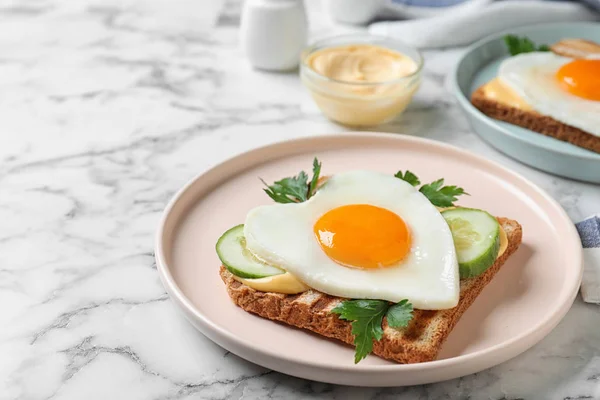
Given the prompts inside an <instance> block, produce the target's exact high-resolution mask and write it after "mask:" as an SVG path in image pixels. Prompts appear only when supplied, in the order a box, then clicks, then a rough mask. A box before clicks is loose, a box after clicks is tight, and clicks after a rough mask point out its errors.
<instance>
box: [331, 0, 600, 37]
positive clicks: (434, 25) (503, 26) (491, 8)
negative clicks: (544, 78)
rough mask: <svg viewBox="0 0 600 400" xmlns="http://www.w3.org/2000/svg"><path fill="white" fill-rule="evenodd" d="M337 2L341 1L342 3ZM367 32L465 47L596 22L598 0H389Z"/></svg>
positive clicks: (598, 15) (599, 4) (385, 2)
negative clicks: (547, 25) (519, 31)
mask: <svg viewBox="0 0 600 400" xmlns="http://www.w3.org/2000/svg"><path fill="white" fill-rule="evenodd" d="M338 1H339V0H338ZM383 3H384V4H383V5H382V9H381V10H380V11H379V12H378V15H379V16H380V17H381V18H384V19H398V18H401V19H403V20H401V21H390V20H386V21H379V22H375V23H372V24H371V25H369V32H370V33H372V34H376V35H383V36H388V37H394V38H397V39H399V40H402V41H404V42H406V43H409V44H411V45H413V46H416V47H419V48H439V47H448V46H462V45H467V44H471V43H473V42H475V41H476V40H479V39H481V38H483V37H485V36H488V35H491V34H494V33H498V32H501V31H504V30H507V29H511V28H518V27H522V26H528V25H532V24H538V23H544V22H576V21H597V20H598V19H599V18H600V14H599V11H600V0H582V1H566V0H564V1H557V0H385V1H383Z"/></svg>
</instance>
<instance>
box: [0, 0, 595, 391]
mask: <svg viewBox="0 0 600 400" xmlns="http://www.w3.org/2000/svg"><path fill="white" fill-rule="evenodd" d="M306 4H307V7H308V12H309V18H310V29H311V35H312V37H314V38H316V37H321V36H324V35H327V34H330V33H333V32H347V31H353V30H357V29H358V28H349V27H334V26H332V25H331V24H330V22H329V21H328V20H327V17H326V16H325V14H324V13H323V12H322V11H321V9H320V7H321V2H319V1H318V0H307V2H306ZM240 8H241V7H240V2H239V1H238V0H226V1H210V2H209V1H198V0H136V1H116V0H103V1H100V0H79V1H71V2H68V1H59V0H24V1H10V0H7V1H4V2H2V3H1V4H0V27H1V34H0V49H1V50H2V51H1V54H0V113H1V114H0V115H1V116H2V118H1V120H2V134H1V135H0V221H1V222H0V327H1V329H0V399H2V400H4V399H6V400H9V399H10V400H12V399H25V400H48V399H53V400H60V399H127V400H136V399H156V400H158V399H164V400H167V399H173V400H175V399H181V400H184V399H186V400H191V399H265V398H268V399H308V398H317V397H318V398H324V399H381V400H383V399H450V398H452V399H455V398H457V399H507V400H508V399H600V329H598V327H599V326H600V308H599V307H598V306H595V305H589V304H584V303H583V302H582V301H581V300H580V299H579V298H578V299H577V300H576V303H575V305H574V306H573V308H572V309H571V311H570V312H569V313H568V314H567V316H566V318H565V320H564V321H563V322H562V323H561V324H560V325H559V326H558V327H557V328H556V329H555V330H554V331H553V332H552V333H551V334H550V335H549V336H548V337H547V338H546V339H545V340H544V341H542V342H541V343H540V344H539V345H537V346H535V347H534V348H532V349H531V350H529V351H527V352H526V353H524V354H523V355H521V356H519V357H517V358H515V359H513V360H511V361H509V362H506V363H504V364H502V365H500V366H497V367H495V368H492V369H489V370H486V371H484V372H481V373H479V374H475V375H472V376H467V377H464V378H461V379H457V380H452V381H448V382H442V383H438V384H432V385H424V386H416V387H409V388H383V389H375V388H352V387H343V386H335V385H328V384H323V383H318V382H310V381H305V380H302V379H297V378H293V377H289V376H285V375H282V374H280V373H277V372H273V371H269V370H266V369H264V368H262V367H259V366H256V365H253V364H251V363H249V362H246V361H244V360H242V359H240V358H238V357H237V356H235V355H233V354H231V353H229V352H227V351H225V350H224V349H222V348H220V347H218V346H217V345H215V344H213V343H212V342H211V341H209V340H208V339H206V338H205V337H203V336H202V335H201V334H199V333H197V332H196V331H195V330H194V329H193V328H192V327H191V326H190V325H189V324H188V323H187V322H186V321H185V320H184V319H183V318H182V317H181V316H180V315H179V313H178V312H177V311H176V310H175V308H174V306H173V305H172V304H171V302H170V301H169V299H168V297H167V296H166V294H165V291H164V290H163V288H162V286H161V284H160V282H159V279H158V275H157V273H156V266H155V264H154V260H153V253H152V251H153V235H154V232H155V229H156V227H157V223H158V219H159V217H160V213H161V211H162V209H163V207H164V206H165V204H166V202H167V201H168V199H169V198H170V197H171V196H172V195H173V193H174V192H175V191H176V190H177V189H178V188H180V187H181V185H183V184H184V183H185V182H186V181H187V180H189V179H190V178H191V177H193V176H194V175H196V174H198V173H199V172H201V171H203V170H206V169H207V168H209V167H211V166H213V165H215V164H217V163H219V162H220V161H222V160H224V159H225V158H228V157H230V156H232V155H235V154H239V153H241V152H244V151H246V150H248V149H251V148H254V147H258V146H261V145H264V144H267V143H271V142H273V141H277V140H281V139H283V138H288V137H302V136H310V135H317V134H321V133H334V132H341V131H343V130H344V129H343V128H342V127H340V126H337V125H335V124H332V123H331V122H329V121H327V120H326V119H325V118H324V117H323V116H322V115H321V114H320V113H319V111H318V110H317V108H316V106H315V105H314V104H313V103H312V101H311V99H310V98H309V96H308V94H307V93H306V92H305V90H304V89H303V88H302V86H301V84H300V82H299V80H298V78H297V74H295V73H292V74H269V73H264V72H258V71H253V70H252V69H251V68H250V67H249V66H248V65H247V64H246V62H245V61H244V59H243V57H242V54H241V52H240V50H239V49H238V47H237V35H238V25H239V13H240ZM461 51H462V49H448V50H440V51H426V52H425V58H426V68H425V72H424V82H423V85H422V88H421V90H420V92H419V93H418V95H417V97H416V100H415V102H414V104H412V105H411V106H410V108H409V110H408V111H407V112H406V114H405V116H404V117H403V118H402V119H401V120H400V121H398V122H395V123H392V124H390V125H388V126H385V127H384V128H383V130H385V131H389V132H403V133H407V134H411V135H419V136H426V137H429V138H433V139H436V140H441V141H444V142H448V143H451V144H455V145H459V146H461V147H463V148H467V149H470V150H472V151H474V152H477V153H480V154H483V155H485V156H486V157H489V158H490V159H493V160H496V161H499V162H501V163H503V164H504V165H506V166H508V167H509V168H512V169H514V170H516V171H518V172H520V173H521V174H523V175H525V176H526V177H528V178H529V179H531V180H533V181H534V182H536V183H538V184H539V185H540V186H541V187H542V188H544V189H545V190H546V191H548V192H549V193H550V194H551V195H552V196H554V198H556V199H557V200H558V201H559V202H560V203H561V204H562V205H563V207H565V209H566V211H567V212H568V214H569V215H570V216H571V218H573V219H574V220H578V219H581V218H583V217H585V216H587V215H589V214H592V213H594V212H598V211H599V207H600V188H599V187H598V186H594V185H590V184H584V183H579V182H574V181H568V180H564V179H561V178H557V177H552V176H549V175H546V174H544V173H542V172H539V171H536V170H533V169H531V168H528V167H525V166H523V165H520V164H518V163H517V162H515V161H513V160H511V159H509V158H507V157H505V156H503V155H501V154H499V153H497V152H495V151H494V150H492V149H491V148H490V147H489V146H487V145H486V144H485V143H483V142H482V141H481V140H480V139H478V137H477V136H476V135H475V134H474V133H472V132H471V131H470V129H469V126H468V125H467V122H466V120H465V118H464V117H463V116H462V114H461V112H460V110H459V109H458V107H457V106H456V105H455V103H454V101H453V99H452V96H450V95H449V94H448V92H447V88H446V84H445V77H446V73H447V72H448V70H450V67H451V66H452V64H453V62H455V60H456V58H457V56H458V55H459V54H460V53H461ZM265 87H268V88H269V90H264V88H265Z"/></svg>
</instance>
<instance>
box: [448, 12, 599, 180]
mask: <svg viewBox="0 0 600 400" xmlns="http://www.w3.org/2000/svg"><path fill="white" fill-rule="evenodd" d="M507 33H511V34H516V35H520V36H527V37H529V38H530V39H531V40H533V41H534V42H535V43H538V44H544V43H547V44H552V43H554V42H557V41H559V40H561V39H564V38H582V39H590V40H594V41H600V24H596V23H562V24H542V25H534V26H529V27H526V28H520V29H511V30H509V31H506V32H504V33H501V34H497V35H494V36H491V37H488V38H485V39H483V40H480V41H479V42H477V43H475V44H474V45H472V46H471V47H469V48H468V49H467V51H466V53H465V55H464V56H463V57H462V58H461V59H460V60H459V62H458V64H457V65H456V68H455V70H454V72H453V74H452V76H451V80H452V84H453V90H454V92H455V95H456V97H457V99H458V103H459V104H460V106H461V107H462V109H463V110H464V112H465V114H466V116H467V118H468V119H469V122H470V124H471V126H472V127H473V130H475V132H476V133H477V134H478V135H479V136H481V137H482V138H483V139H484V140H485V141H487V142H488V143H490V144H491V145H492V146H494V147H495V148H496V149H498V150H500V151H501V152H503V153H505V154H506V155H508V156H510V157H512V158H515V159H516V160H518V161H520V162H522V163H524V164H527V165H530V166H532V167H534V168H537V169H541V170H543V171H546V172H550V173H552V174H556V175H560V176H564V177H567V178H573V179H578V180H582V181H587V182H594V183H600V154H597V153H594V152H593V151H590V150H585V149H583V148H581V147H577V146H574V145H572V144H569V143H566V142H563V141H560V140H558V139H554V138H551V137H547V136H544V135H542V134H539V133H536V132H533V131H530V130H528V129H523V128H520V127H518V126H516V125H512V124H508V123H505V122H501V121H498V120H495V119H492V118H489V117H487V116H485V115H484V114H483V113H481V112H480V111H479V110H477V109H476V108H475V107H474V106H473V105H472V104H471V102H470V101H469V99H470V97H471V93H473V92H474V91H475V90H476V89H477V88H478V87H479V86H481V85H482V84H484V83H486V82H488V81H490V80H491V79H493V78H494V77H495V76H496V73H497V71H498V66H499V65H500V63H501V62H502V60H504V59H505V58H507V57H508V56H509V54H508V51H507V49H506V45H505V44H504V40H503V37H504V35H506V34H507Z"/></svg>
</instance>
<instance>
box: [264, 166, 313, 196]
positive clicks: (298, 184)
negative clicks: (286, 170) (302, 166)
mask: <svg viewBox="0 0 600 400" xmlns="http://www.w3.org/2000/svg"><path fill="white" fill-rule="evenodd" d="M307 181H308V175H306V172H304V171H300V173H299V174H298V176H294V177H291V178H283V179H281V180H279V181H275V183H273V184H272V185H271V186H269V185H267V183H266V182H265V181H263V183H264V184H265V186H267V189H264V191H265V193H267V194H268V195H269V197H270V198H272V199H273V200H275V201H276V202H278V203H297V202H302V201H306V200H307V198H308V197H307V195H308V183H307Z"/></svg>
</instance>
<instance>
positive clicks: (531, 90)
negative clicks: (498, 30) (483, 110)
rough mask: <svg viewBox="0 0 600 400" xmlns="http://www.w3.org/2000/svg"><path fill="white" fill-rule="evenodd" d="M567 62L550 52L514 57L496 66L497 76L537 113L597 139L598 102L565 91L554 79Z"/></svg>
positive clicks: (598, 128) (599, 118) (599, 127)
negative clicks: (498, 66) (497, 67)
mask: <svg viewBox="0 0 600 400" xmlns="http://www.w3.org/2000/svg"><path fill="white" fill-rule="evenodd" d="M571 61H573V59H572V58H567V57H561V56H558V55H556V54H554V53H552V52H533V53H524V54H518V55H516V56H513V57H510V58H508V59H506V60H504V61H503V62H502V64H500V68H499V70H498V77H499V78H500V79H501V81H502V83H504V84H506V85H508V86H509V87H510V88H511V89H513V90H514V91H515V92H517V93H518V94H519V96H521V98H523V100H525V101H526V102H527V104H529V105H530V106H531V107H532V108H533V109H534V110H535V111H537V112H539V113H540V114H543V115H546V116H549V117H552V118H554V119H555V120H557V121H560V122H562V123H564V124H567V125H571V126H574V127H576V128H579V129H582V130H584V131H586V132H589V133H591V134H593V135H596V136H600V101H593V100H587V99H584V98H581V97H578V96H575V95H573V94H571V93H569V92H567V91H566V90H564V89H563V88H561V86H560V84H559V81H558V80H557V79H556V78H555V74H556V72H557V71H558V70H559V69H560V67H562V66H563V65H564V64H566V63H569V62H571ZM598 73H600V71H599V72H598Z"/></svg>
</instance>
